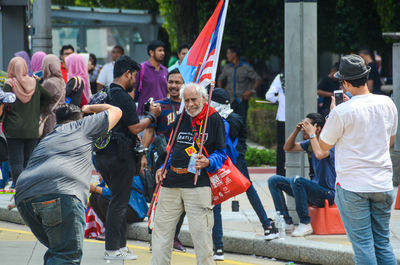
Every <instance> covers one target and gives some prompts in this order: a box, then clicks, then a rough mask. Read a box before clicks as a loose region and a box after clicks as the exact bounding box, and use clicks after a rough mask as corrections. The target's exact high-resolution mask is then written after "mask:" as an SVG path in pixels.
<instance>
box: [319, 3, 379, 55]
mask: <svg viewBox="0 0 400 265" xmlns="http://www.w3.org/2000/svg"><path fill="white" fill-rule="evenodd" d="M319 23H321V22H319ZM334 34H335V40H334V43H335V46H336V47H335V51H336V52H337V53H339V54H340V53H350V52H357V50H358V48H359V47H360V46H365V45H367V46H368V47H369V48H370V49H371V50H375V49H376V50H382V49H383V48H384V47H385V43H384V41H383V39H382V30H381V26H380V24H379V16H378V14H377V10H376V3H375V1H374V0H353V1H345V0H338V1H337V4H336V25H335V28H334Z"/></svg>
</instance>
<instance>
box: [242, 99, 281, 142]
mask: <svg viewBox="0 0 400 265" xmlns="http://www.w3.org/2000/svg"><path fill="white" fill-rule="evenodd" d="M277 107H278V106H277V105H275V104H263V103H257V102H256V101H255V100H254V99H251V100H250V101H249V111H248V114H247V137H248V138H249V139H250V140H252V141H254V142H256V143H258V144H260V145H262V146H265V147H268V148H271V147H274V146H275V145H276V110H277Z"/></svg>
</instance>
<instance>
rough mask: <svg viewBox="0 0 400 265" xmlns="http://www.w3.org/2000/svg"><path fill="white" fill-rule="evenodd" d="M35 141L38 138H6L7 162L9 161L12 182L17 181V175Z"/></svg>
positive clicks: (29, 154)
mask: <svg viewBox="0 0 400 265" xmlns="http://www.w3.org/2000/svg"><path fill="white" fill-rule="evenodd" d="M37 142H38V139H14V138H8V139H7V145H8V162H9V163H10V169H11V177H12V179H13V182H14V183H17V179H18V177H19V175H20V174H21V172H22V170H24V169H25V167H26V165H27V164H28V161H29V157H30V156H31V154H32V151H33V149H34V148H35V146H36V144H37Z"/></svg>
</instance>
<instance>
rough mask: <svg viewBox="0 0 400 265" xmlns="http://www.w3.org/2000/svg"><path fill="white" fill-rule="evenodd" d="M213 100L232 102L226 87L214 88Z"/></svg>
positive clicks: (225, 102) (221, 102) (224, 102)
mask: <svg viewBox="0 0 400 265" xmlns="http://www.w3.org/2000/svg"><path fill="white" fill-rule="evenodd" d="M211 100H212V101H215V102H217V103H219V104H229V103H230V100H229V94H228V92H226V91H225V89H223V88H218V87H217V88H214V91H213V93H212V97H211Z"/></svg>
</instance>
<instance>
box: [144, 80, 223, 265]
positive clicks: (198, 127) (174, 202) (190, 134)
mask: <svg viewBox="0 0 400 265" xmlns="http://www.w3.org/2000/svg"><path fill="white" fill-rule="evenodd" d="M180 97H181V98H182V99H183V101H184V104H185V111H184V112H182V114H181V115H184V116H183V117H182V123H181V125H180V127H179V129H178V134H177V137H176V141H175V143H174V145H173V149H172V152H171V155H170V157H169V160H168V164H167V170H165V172H164V174H162V172H161V169H159V170H158V171H157V173H156V181H157V183H158V182H160V181H162V188H161V191H160V194H159V199H158V204H157V209H156V212H155V218H154V230H153V233H152V242H153V246H152V251H153V254H152V258H151V264H152V265H165V264H170V261H171V251H172V243H173V238H174V234H175V227H176V224H177V223H178V220H179V217H180V215H181V214H182V212H183V211H186V215H187V218H188V222H189V230H190V233H191V236H192V240H193V245H194V249H195V253H196V260H197V264H201V265H208V264H210V265H211V264H214V261H213V248H212V247H213V242H212V237H211V231H212V228H213V223H214V219H213V212H212V207H213V206H212V203H211V199H212V198H211V187H210V180H209V178H208V175H207V172H215V171H216V170H217V169H219V168H220V167H221V166H222V164H223V162H224V161H225V159H226V151H225V128H224V123H223V121H222V118H221V116H219V114H218V112H216V111H215V110H214V109H213V108H211V107H210V112H209V118H208V125H207V130H206V133H205V140H204V148H205V150H206V151H207V153H208V155H209V156H208V157H207V156H206V155H197V154H198V153H199V145H200V139H201V135H200V134H201V131H202V129H203V126H204V122H205V117H206V113H207V103H206V100H207V91H206V90H205V88H203V87H201V86H200V85H198V84H194V83H190V84H187V85H184V86H182V88H181V90H180ZM177 120H178V119H177ZM175 126H176V125H175ZM174 129H175V128H174ZM203 151H204V150H203ZM203 153H206V152H203ZM191 165H194V167H192V166H191ZM195 169H198V170H200V173H199V177H198V181H197V184H196V185H194V176H195Z"/></svg>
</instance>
